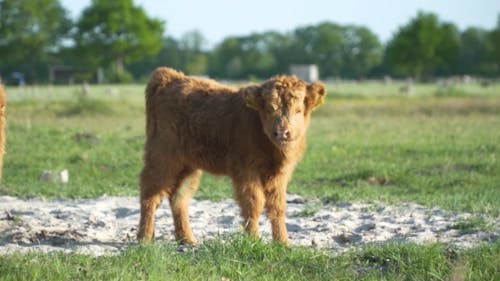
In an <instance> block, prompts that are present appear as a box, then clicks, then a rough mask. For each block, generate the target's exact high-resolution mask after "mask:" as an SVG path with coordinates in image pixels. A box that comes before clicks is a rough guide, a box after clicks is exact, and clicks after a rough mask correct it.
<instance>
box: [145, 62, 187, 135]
mask: <svg viewBox="0 0 500 281" xmlns="http://www.w3.org/2000/svg"><path fill="white" fill-rule="evenodd" d="M182 77H184V74H183V73H182V72H178V71H176V70H174V69H172V68H168V67H158V68H157V69H155V71H153V73H152V74H151V76H150V77H149V81H148V84H147V86H146V135H147V136H152V135H154V134H155V131H156V114H155V112H156V106H157V102H156V97H157V96H158V95H160V94H162V89H163V88H165V87H166V86H167V85H168V84H170V83H171V82H172V81H174V80H176V79H180V78H182Z"/></svg>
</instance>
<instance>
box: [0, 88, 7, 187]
mask: <svg viewBox="0 0 500 281" xmlns="http://www.w3.org/2000/svg"><path fill="white" fill-rule="evenodd" d="M6 105H7V99H6V97H5V91H4V88H3V85H2V80H1V79H0V180H1V179H2V170H3V154H4V152H5V106H6Z"/></svg>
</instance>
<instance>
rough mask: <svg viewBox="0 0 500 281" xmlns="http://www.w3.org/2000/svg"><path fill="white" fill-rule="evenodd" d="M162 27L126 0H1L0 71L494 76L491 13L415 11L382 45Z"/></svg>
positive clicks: (499, 52) (337, 36)
mask: <svg viewBox="0 0 500 281" xmlns="http://www.w3.org/2000/svg"><path fill="white" fill-rule="evenodd" d="M167 27H168V25H167V23H166V22H164V21H162V20H160V19H156V18H153V17H149V16H148V15H147V14H146V13H145V11H144V10H143V9H142V8H141V7H140V6H138V5H135V4H134V2H133V0H116V1H105V0H93V1H92V2H91V4H90V5H89V6H88V7H86V8H85V9H84V10H83V12H82V13H81V14H80V15H79V16H78V17H77V19H75V20H72V19H71V18H70V16H69V11H68V10H67V9H65V7H63V6H62V4H61V2H60V1H59V0H21V1H19V0H0V62H1V63H0V74H1V76H2V77H3V79H4V80H6V81H7V82H9V83H11V84H15V83H17V84H19V83H28V84H35V83H38V84H40V83H68V82H83V81H88V82H107V83H118V82H134V81H144V80H145V79H146V77H147V76H148V75H149V73H150V72H151V71H152V69H154V68H155V67H157V66H160V65H167V66H171V67H174V68H177V69H180V70H183V71H184V72H186V73H188V74H191V75H207V76H210V77H214V78H226V79H259V78H265V77H268V76H270V75H273V74H276V73H284V72H288V71H289V67H290V65H292V64H316V65H318V67H319V71H320V73H321V78H323V79H327V78H336V77H340V78H346V79H364V78H383V77H384V76H391V77H396V78H408V77H411V78H413V79H416V80H421V81H426V80H429V79H434V78H436V77H449V76H456V75H472V76H480V77H497V76H498V75H499V74H500V68H499V65H500V17H499V20H498V24H497V26H496V27H495V28H494V29H492V30H486V29H483V28H478V27H468V28H466V29H465V30H459V29H458V28H457V26H456V25H455V24H454V23H451V22H444V21H442V20H441V19H439V17H438V16H437V15H436V14H434V13H428V12H423V11H421V12H418V13H417V14H416V15H415V16H414V17H413V18H412V19H410V20H409V21H408V22H407V23H406V24H404V25H403V26H400V27H399V30H398V31H397V32H396V33H395V34H394V35H393V37H392V38H391V39H390V40H389V41H388V42H387V43H382V42H381V41H380V40H379V38H378V37H377V35H375V34H374V32H372V31H371V30H370V29H369V28H368V27H365V26H358V25H339V24H336V23H334V22H321V23H318V24H315V25H309V26H300V27H296V28H295V29H293V30H291V31H289V32H286V33H280V32H276V31H268V32H262V33H252V34H248V35H244V36H228V37H226V38H225V39H224V40H222V42H219V43H218V44H216V45H215V46H212V47H211V48H207V47H206V39H205V38H204V36H203V34H201V33H200V32H199V31H196V30H193V31H191V32H188V33H186V34H184V35H183V36H181V38H173V37H172V36H170V35H169V33H168V28H167ZM65 75H66V76H71V77H70V78H68V77H65ZM58 77H59V78H60V77H63V79H58Z"/></svg>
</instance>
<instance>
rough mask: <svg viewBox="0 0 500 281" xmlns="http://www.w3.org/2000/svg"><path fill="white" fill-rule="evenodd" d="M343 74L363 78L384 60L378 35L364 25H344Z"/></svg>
mask: <svg viewBox="0 0 500 281" xmlns="http://www.w3.org/2000/svg"><path fill="white" fill-rule="evenodd" d="M343 41H344V42H343V48H342V49H343V52H342V69H341V73H342V76H345V77H350V78H361V77H364V76H366V75H368V74H369V72H370V70H371V69H373V68H374V67H375V66H377V65H379V64H380V62H381V61H382V52H383V48H382V45H381V44H380V41H379V40H378V38H377V36H376V35H375V34H374V33H373V32H371V31H370V30H369V29H368V28H366V27H364V26H354V25H348V26H344V27H343Z"/></svg>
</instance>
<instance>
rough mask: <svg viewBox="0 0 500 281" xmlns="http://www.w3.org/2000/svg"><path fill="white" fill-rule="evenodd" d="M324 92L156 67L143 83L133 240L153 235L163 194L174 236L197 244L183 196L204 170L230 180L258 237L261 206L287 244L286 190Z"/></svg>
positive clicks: (298, 83) (291, 83) (300, 84)
mask: <svg viewBox="0 0 500 281" xmlns="http://www.w3.org/2000/svg"><path fill="white" fill-rule="evenodd" d="M325 95H326V90H325V86H324V85H323V84H322V83H321V82H315V83H311V84H308V83H306V82H304V81H302V80H299V79H298V78H296V77H295V76H288V75H278V76H274V77H272V78H271V79H269V80H267V81H265V82H263V83H262V84H260V85H251V86H247V87H242V88H233V87H229V86H225V85H222V84H220V83H218V82H216V81H213V80H209V79H201V78H195V77H190V76H186V75H184V74H183V73H181V72H178V71H176V70H173V69H171V68H167V67H161V68H158V69H156V70H155V71H154V72H153V74H152V75H151V77H150V79H149V82H148V84H147V87H146V144H145V147H144V168H143V170H142V172H141V176H140V188H141V195H140V203H141V219H140V225H139V231H138V235H137V237H138V239H139V240H145V241H149V240H151V239H152V238H153V237H154V217H155V211H156V208H157V207H158V205H159V204H160V203H161V201H162V199H163V197H166V198H168V200H169V203H170V207H171V210H172V215H173V220H174V227H175V236H176V239H177V240H179V241H180V242H184V243H190V244H193V243H196V240H195V238H194V236H193V234H192V232H191V227H190V225H189V216H188V201H189V199H190V198H191V196H192V195H193V193H194V192H195V191H196V189H197V188H198V184H199V182H200V177H201V173H202V170H204V171H207V172H209V173H212V174H216V175H227V176H229V177H230V178H231V179H232V183H233V187H234V188H233V189H234V197H235V199H236V201H237V202H238V204H239V206H240V209H241V216H242V217H243V223H244V227H245V229H246V231H247V232H248V233H249V234H250V235H252V236H258V221H259V217H260V214H261V212H262V210H263V209H265V211H266V214H267V216H268V218H269V220H270V222H271V229H272V235H273V239H275V240H277V241H279V242H281V243H284V244H288V233H287V230H286V226H285V209H286V189H287V185H288V182H289V180H290V178H291V175H292V172H293V170H294V168H295V166H296V164H297V162H298V161H299V160H300V159H301V157H302V154H303V152H304V149H305V146H306V131H307V128H308V126H309V121H310V116H311V111H312V110H313V109H314V108H316V107H318V106H319V105H321V104H322V103H323V97H324V96H325Z"/></svg>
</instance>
